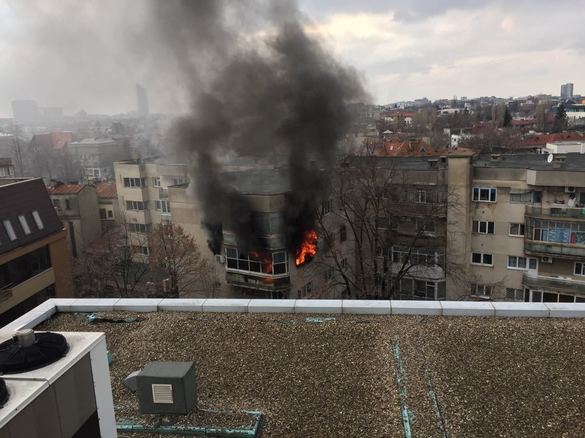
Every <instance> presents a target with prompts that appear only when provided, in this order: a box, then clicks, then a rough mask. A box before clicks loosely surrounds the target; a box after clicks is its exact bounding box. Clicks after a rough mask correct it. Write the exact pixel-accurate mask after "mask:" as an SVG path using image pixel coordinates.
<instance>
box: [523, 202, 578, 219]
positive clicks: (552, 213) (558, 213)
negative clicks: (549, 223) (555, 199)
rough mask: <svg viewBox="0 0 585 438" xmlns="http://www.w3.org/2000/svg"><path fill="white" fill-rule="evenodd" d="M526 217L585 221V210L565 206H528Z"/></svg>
mask: <svg viewBox="0 0 585 438" xmlns="http://www.w3.org/2000/svg"><path fill="white" fill-rule="evenodd" d="M526 215H527V216H532V217H543V218H555V219H561V220H562V219H577V220H583V221H585V208H569V207H567V206H566V205H565V204H552V205H551V206H550V207H534V206H531V205H527V206H526Z"/></svg>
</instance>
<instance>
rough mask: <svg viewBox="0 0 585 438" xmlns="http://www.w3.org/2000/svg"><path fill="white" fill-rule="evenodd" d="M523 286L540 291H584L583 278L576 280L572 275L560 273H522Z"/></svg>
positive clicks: (584, 281)
mask: <svg viewBox="0 0 585 438" xmlns="http://www.w3.org/2000/svg"><path fill="white" fill-rule="evenodd" d="M522 283H523V285H524V287H527V288H529V289H536V290H542V291H551V292H558V293H568V294H572V295H574V294H575V293H576V292H583V291H585V278H584V279H583V280H578V279H575V278H573V277H568V276H560V275H552V274H551V275H540V274H537V275H534V274H528V273H526V274H524V277H523V279H522Z"/></svg>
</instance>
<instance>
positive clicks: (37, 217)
mask: <svg viewBox="0 0 585 438" xmlns="http://www.w3.org/2000/svg"><path fill="white" fill-rule="evenodd" d="M32 215H33V219H34V220H35V224H37V228H38V229H39V230H42V229H43V228H45V224H43V221H42V220H41V216H40V215H39V212H38V211H36V210H35V211H33V212H32Z"/></svg>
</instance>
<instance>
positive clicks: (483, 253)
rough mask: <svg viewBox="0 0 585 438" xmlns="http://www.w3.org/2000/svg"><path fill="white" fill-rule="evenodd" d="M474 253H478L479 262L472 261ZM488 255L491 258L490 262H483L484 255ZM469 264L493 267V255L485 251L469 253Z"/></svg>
mask: <svg viewBox="0 0 585 438" xmlns="http://www.w3.org/2000/svg"><path fill="white" fill-rule="evenodd" d="M474 254H479V256H480V259H481V262H474V261H473V256H474ZM486 256H489V257H490V258H491V262H490V263H486V262H485V257H486ZM471 264H472V265H475V266H489V267H493V266H494V255H493V254H490V253H487V252H472V253H471Z"/></svg>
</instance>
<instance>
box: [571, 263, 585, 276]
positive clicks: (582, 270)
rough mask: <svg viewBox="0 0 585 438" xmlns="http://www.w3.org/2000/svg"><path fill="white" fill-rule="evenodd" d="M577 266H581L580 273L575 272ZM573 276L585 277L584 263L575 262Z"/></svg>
mask: <svg viewBox="0 0 585 438" xmlns="http://www.w3.org/2000/svg"><path fill="white" fill-rule="evenodd" d="M577 265H581V272H580V273H579V272H577ZM573 275H579V276H585V262H575V264H574V266H573Z"/></svg>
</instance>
